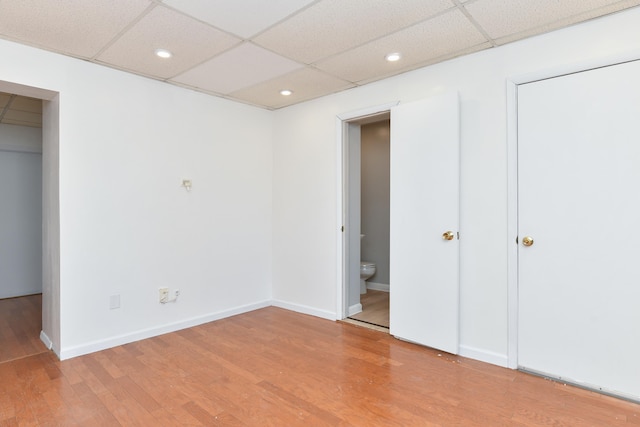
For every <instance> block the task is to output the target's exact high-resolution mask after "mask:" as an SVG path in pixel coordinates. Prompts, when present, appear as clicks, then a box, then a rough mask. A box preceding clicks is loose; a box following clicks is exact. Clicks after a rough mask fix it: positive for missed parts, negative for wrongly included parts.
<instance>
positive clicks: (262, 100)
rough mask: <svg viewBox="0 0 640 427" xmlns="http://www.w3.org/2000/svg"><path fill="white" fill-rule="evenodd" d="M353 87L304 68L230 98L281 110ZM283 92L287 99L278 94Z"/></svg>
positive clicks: (236, 93)
mask: <svg viewBox="0 0 640 427" xmlns="http://www.w3.org/2000/svg"><path fill="white" fill-rule="evenodd" d="M353 86H354V85H353V84H351V83H349V82H346V81H344V80H340V79H338V78H335V77H332V76H329V75H327V74H325V73H322V72H320V71H317V70H314V69H311V68H303V69H302V70H298V71H294V72H292V73H289V74H287V75H284V76H281V77H278V78H275V79H273V80H269V81H266V82H263V83H259V84H257V85H255V86H252V87H249V88H246V89H242V90H239V91H237V92H233V93H231V94H230V95H231V96H232V97H233V98H236V99H240V100H243V101H246V102H249V103H251V104H254V105H259V106H262V107H266V108H280V107H284V106H287V105H292V104H296V103H298V102H302V101H306V100H309V99H313V98H317V97H319V96H322V95H327V94H329V93H334V92H338V91H341V90H344V89H348V88H350V87H353ZM282 89H290V90H292V91H293V94H292V95H290V96H282V95H280V91H281V90H282Z"/></svg>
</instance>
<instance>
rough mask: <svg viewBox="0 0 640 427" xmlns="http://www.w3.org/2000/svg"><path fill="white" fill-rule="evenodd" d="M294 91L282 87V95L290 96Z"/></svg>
mask: <svg viewBox="0 0 640 427" xmlns="http://www.w3.org/2000/svg"><path fill="white" fill-rule="evenodd" d="M292 93H293V91H292V90H289V89H282V90H281V91H280V95H282V96H289V95H291V94H292Z"/></svg>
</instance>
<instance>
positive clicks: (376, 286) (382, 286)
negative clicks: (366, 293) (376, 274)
mask: <svg viewBox="0 0 640 427" xmlns="http://www.w3.org/2000/svg"><path fill="white" fill-rule="evenodd" d="M367 289H371V290H372V291H383V292H389V285H388V284H386V283H375V282H367Z"/></svg>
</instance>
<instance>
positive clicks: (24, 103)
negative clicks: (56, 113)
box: [11, 96, 42, 114]
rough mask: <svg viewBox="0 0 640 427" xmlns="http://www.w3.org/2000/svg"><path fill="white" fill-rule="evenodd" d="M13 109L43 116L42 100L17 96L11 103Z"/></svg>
mask: <svg viewBox="0 0 640 427" xmlns="http://www.w3.org/2000/svg"><path fill="white" fill-rule="evenodd" d="M11 109H12V110H18V111H26V112H30V113H38V114H42V100H41V99H35V98H27V97H26V96H17V97H16V98H15V99H14V100H13V102H12V103H11Z"/></svg>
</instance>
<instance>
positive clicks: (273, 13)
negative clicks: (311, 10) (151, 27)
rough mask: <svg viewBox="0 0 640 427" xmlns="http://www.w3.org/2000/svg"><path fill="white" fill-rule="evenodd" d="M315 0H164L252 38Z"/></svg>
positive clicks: (211, 22) (200, 17)
mask: <svg viewBox="0 0 640 427" xmlns="http://www.w3.org/2000/svg"><path fill="white" fill-rule="evenodd" d="M314 1H315V0H269V1H264V0H233V1H229V0H164V3H165V4H167V5H169V6H171V7H173V8H175V9H177V10H180V11H182V12H184V13H186V14H188V15H191V16H193V17H194V18H197V19H199V20H201V21H204V22H208V23H209V24H211V25H214V26H216V27H218V28H220V29H222V30H225V31H228V32H230V33H232V34H236V35H238V36H240V37H242V38H245V39H246V38H249V37H251V36H253V35H255V34H257V33H259V32H260V31H262V30H264V29H266V28H269V27H270V26H272V25H273V24H275V23H277V22H279V21H281V20H282V19H284V18H286V17H287V16H289V15H291V14H292V13H294V12H296V11H297V10H299V9H301V8H304V7H305V6H307V5H309V4H311V3H313V2H314Z"/></svg>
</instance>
